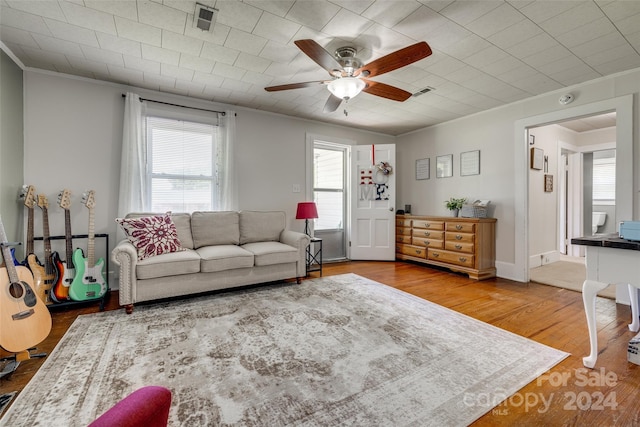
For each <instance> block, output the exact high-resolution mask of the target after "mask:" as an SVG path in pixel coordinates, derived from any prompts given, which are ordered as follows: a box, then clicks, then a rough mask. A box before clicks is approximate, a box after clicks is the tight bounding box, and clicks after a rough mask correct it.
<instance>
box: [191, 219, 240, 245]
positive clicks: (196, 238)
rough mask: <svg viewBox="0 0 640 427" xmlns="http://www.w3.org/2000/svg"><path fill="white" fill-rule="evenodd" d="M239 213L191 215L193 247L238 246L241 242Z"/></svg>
mask: <svg viewBox="0 0 640 427" xmlns="http://www.w3.org/2000/svg"><path fill="white" fill-rule="evenodd" d="M239 222H240V217H239V216H238V212H199V211H196V212H194V213H192V214H191V231H192V233H193V245H194V248H196V249H198V248H201V247H203V246H212V245H237V244H238V243H239V242H240V225H239Z"/></svg>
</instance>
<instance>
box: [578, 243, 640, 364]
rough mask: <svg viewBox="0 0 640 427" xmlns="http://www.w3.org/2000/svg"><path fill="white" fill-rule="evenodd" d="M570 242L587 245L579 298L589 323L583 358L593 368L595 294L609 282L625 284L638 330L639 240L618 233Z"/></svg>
mask: <svg viewBox="0 0 640 427" xmlns="http://www.w3.org/2000/svg"><path fill="white" fill-rule="evenodd" d="M571 243H573V244H577V245H585V246H586V265H587V280H585V281H584V283H583V285H582V300H583V302H584V311H585V314H586V316H587V326H588V327H589V342H590V344H591V353H590V354H589V356H587V357H584V358H583V359H582V363H583V364H584V366H586V367H587V368H593V367H594V366H595V364H596V360H597V359H598V329H597V325H596V295H597V293H598V292H599V291H601V290H602V289H604V288H606V287H607V286H609V285H626V286H627V287H628V289H629V298H630V300H631V324H630V325H629V329H630V330H631V331H633V332H637V331H638V329H639V328H640V321H639V320H638V315H639V313H638V288H640V243H638V242H630V241H627V240H623V239H620V238H618V237H611V236H609V237H607V236H605V237H582V238H579V239H572V240H571Z"/></svg>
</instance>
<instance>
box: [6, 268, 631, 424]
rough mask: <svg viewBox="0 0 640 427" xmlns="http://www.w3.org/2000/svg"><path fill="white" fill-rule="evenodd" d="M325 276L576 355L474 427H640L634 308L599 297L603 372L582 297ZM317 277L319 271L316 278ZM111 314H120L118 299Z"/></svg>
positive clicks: (14, 387) (528, 288)
mask: <svg viewBox="0 0 640 427" xmlns="http://www.w3.org/2000/svg"><path fill="white" fill-rule="evenodd" d="M323 273H324V276H329V275H335V274H343V273H356V274H359V275H361V276H364V277H367V278H369V279H372V280H375V281H378V282H381V283H384V284H387V285H390V286H393V287H395V288H398V289H401V290H403V291H406V292H409V293H411V294H414V295H416V296H418V297H421V298H424V299H427V300H429V301H432V302H435V303H437V304H440V305H442V306H445V307H448V308H450V309H452V310H456V311H458V312H461V313H464V314H466V315H468V316H471V317H473V318H476V319H478V320H482V321H484V322H487V323H490V324H492V325H495V326H498V327H500V328H502V329H505V330H508V331H511V332H513V333H515V334H518V335H521V336H524V337H527V338H530V339H532V340H535V341H537V342H539V343H542V344H546V345H548V346H551V347H554V348H556V349H559V350H563V351H566V352H568V353H571V355H570V356H569V357H568V358H567V359H565V360H564V361H563V362H561V363H560V364H558V365H556V366H555V367H554V368H553V369H552V370H551V371H550V372H547V373H545V374H543V375H542V376H541V377H540V378H539V379H538V380H536V381H533V382H532V383H530V384H528V385H527V386H525V387H524V388H522V389H521V390H520V391H519V392H518V393H516V394H515V395H513V396H511V397H510V398H508V399H507V400H506V401H505V402H503V403H501V404H499V405H498V406H497V407H496V408H495V409H494V410H493V411H490V412H489V413H488V414H486V415H485V416H483V417H482V418H480V419H479V420H478V421H476V422H475V423H474V424H473V425H474V426H496V425H505V426H507V425H508V426H512V425H545V426H550V425H570V426H573V425H580V426H583V425H598V426H608V425H617V426H626V425H629V426H631V425H640V411H639V408H640V404H639V403H638V390H640V366H637V365H635V364H632V363H629V362H627V344H628V341H629V339H631V338H632V337H633V336H634V335H635V334H634V333H633V332H630V331H629V330H628V328H627V324H628V322H629V321H630V317H631V310H630V308H629V307H627V306H624V305H617V304H615V301H612V300H609V299H606V298H598V302H597V312H598V318H597V319H598V340H599V349H600V355H599V357H598V363H597V365H596V369H594V370H587V369H585V368H583V365H582V357H583V356H586V355H587V354H588V353H589V340H588V332H587V325H586V319H585V315H584V309H583V305H582V294H580V293H579V292H574V291H569V290H565V289H560V288H555V287H552V286H546V285H539V284H536V283H528V284H523V283H517V282H513V281H510V280H506V279H498V278H496V279H489V280H484V281H480V282H477V281H475V280H470V279H469V278H468V277H466V276H463V275H459V274H454V273H450V272H448V271H444V270H437V269H433V268H430V267H426V266H422V265H418V264H413V263H406V262H369V261H366V262H345V263H336V264H325V265H324V271H323ZM318 276H319V273H317V272H315V273H312V274H311V276H310V278H315V277H318ZM106 309H107V310H116V309H119V307H118V296H117V292H114V293H113V294H112V295H111V298H110V300H109V302H108V304H107V307H106ZM120 310H122V309H120ZM96 311H98V307H97V305H88V306H84V307H82V308H77V309H76V308H74V309H66V310H64V311H54V312H53V313H52V317H53V329H52V331H51V334H50V335H49V337H48V338H47V339H46V340H45V341H44V342H43V343H41V344H40V345H39V346H38V351H45V352H51V351H52V350H53V348H54V347H55V345H56V344H57V342H58V341H59V340H60V339H61V337H62V336H63V335H64V333H65V332H66V330H67V329H68V328H69V326H70V325H71V323H73V321H74V320H75V318H76V317H77V316H78V315H81V314H87V313H92V312H96ZM122 315H123V316H124V315H125V314H124V310H123V313H122ZM488 345H490V343H488ZM43 362H44V360H43V359H31V360H27V361H25V362H22V363H21V365H20V366H19V367H18V370H17V371H16V372H15V373H14V374H13V375H12V376H11V377H10V378H8V379H3V380H1V381H0V393H6V392H10V391H20V390H22V388H23V387H24V386H25V385H26V384H27V382H28V381H29V380H30V379H31V377H32V376H33V375H34V374H35V373H36V372H37V370H38V369H39V368H40V366H41V365H42V363H43ZM496 392H499V391H496ZM461 410H464V409H463V408H462V409H461Z"/></svg>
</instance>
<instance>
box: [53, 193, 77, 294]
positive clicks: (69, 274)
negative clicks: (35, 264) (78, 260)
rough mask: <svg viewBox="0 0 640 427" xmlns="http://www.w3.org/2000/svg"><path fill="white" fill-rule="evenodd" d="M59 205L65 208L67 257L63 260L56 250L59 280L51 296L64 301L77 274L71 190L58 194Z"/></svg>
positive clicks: (55, 260)
mask: <svg viewBox="0 0 640 427" xmlns="http://www.w3.org/2000/svg"><path fill="white" fill-rule="evenodd" d="M58 205H59V206H60V207H61V208H62V209H64V240H65V249H66V257H65V260H64V261H63V260H62V259H60V255H58V252H54V253H53V254H52V255H51V257H52V258H53V263H54V264H55V265H56V269H57V270H58V281H57V282H56V283H55V284H54V285H53V294H52V295H51V298H52V299H53V300H54V301H56V302H63V301H67V300H68V299H69V286H71V283H72V282H73V278H74V277H75V276H76V269H75V268H74V267H73V259H72V258H73V242H72V238H71V236H72V235H71V211H70V208H71V192H70V191H69V190H66V189H65V190H62V191H61V192H60V194H58Z"/></svg>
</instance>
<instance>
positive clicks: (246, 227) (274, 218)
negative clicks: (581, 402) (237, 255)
mask: <svg viewBox="0 0 640 427" xmlns="http://www.w3.org/2000/svg"><path fill="white" fill-rule="evenodd" d="M284 227H285V214H284V212H257V211H241V212H240V244H241V245H244V244H245V243H253V242H277V241H279V240H280V233H282V231H283V230H284Z"/></svg>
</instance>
